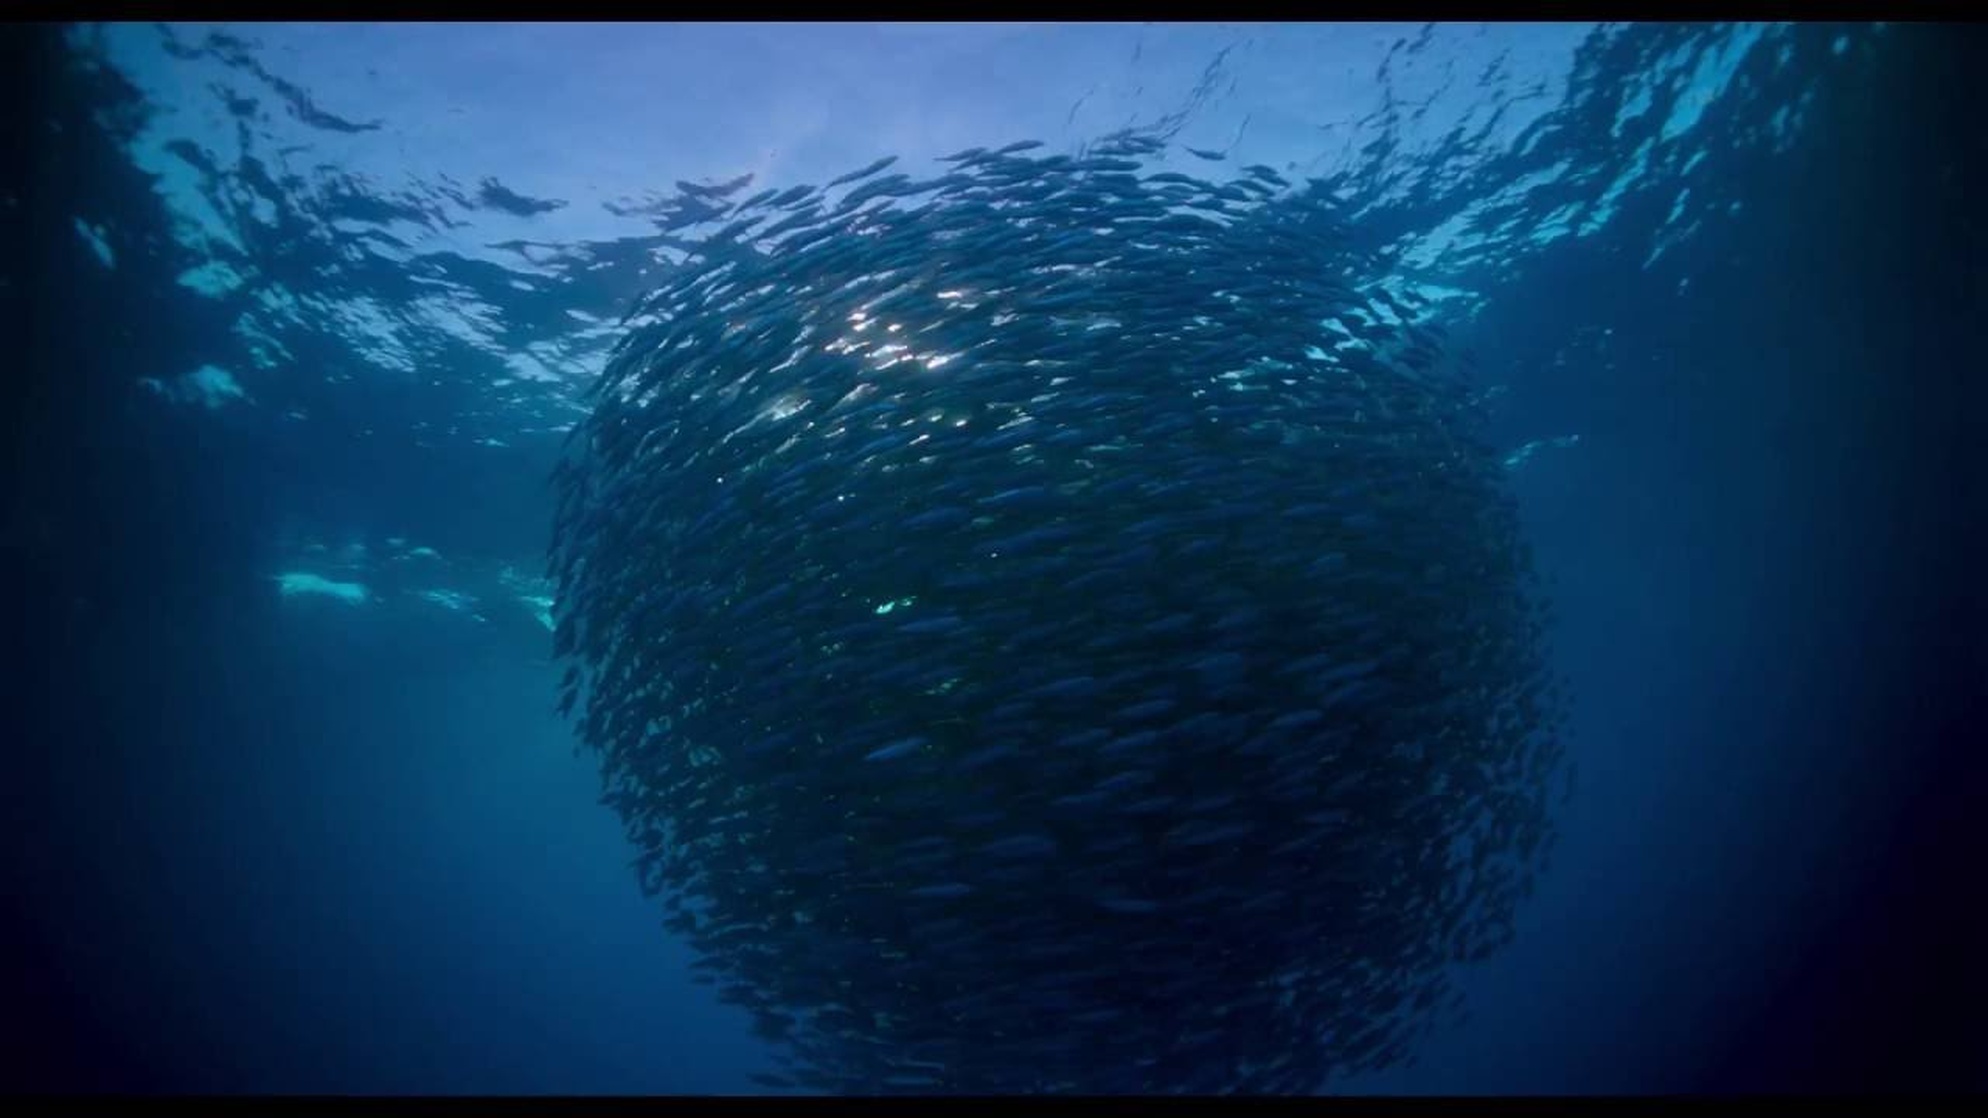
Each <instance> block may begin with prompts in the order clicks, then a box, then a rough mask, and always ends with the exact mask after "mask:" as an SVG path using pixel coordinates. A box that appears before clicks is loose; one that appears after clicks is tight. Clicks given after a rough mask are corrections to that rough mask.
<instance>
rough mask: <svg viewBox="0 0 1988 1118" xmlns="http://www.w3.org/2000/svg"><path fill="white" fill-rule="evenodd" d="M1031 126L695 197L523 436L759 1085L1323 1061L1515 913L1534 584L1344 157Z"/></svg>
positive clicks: (1552, 722) (1168, 1074)
mask: <svg viewBox="0 0 1988 1118" xmlns="http://www.w3.org/2000/svg"><path fill="white" fill-rule="evenodd" d="M1038 146H1039V145H1035V144H1017V145H1011V146H1009V147H1007V148H1003V149H1000V150H996V151H985V150H980V149H975V150H972V151H967V152H961V153H959V154H957V155H954V156H951V157H948V158H947V160H946V161H945V162H946V164H948V165H949V168H950V169H949V170H948V171H946V172H945V173H943V174H942V175H940V177H937V178H934V179H930V180H927V181H913V180H911V179H910V178H909V177H908V176H906V175H904V174H883V173H882V172H884V171H886V170H888V164H889V162H890V161H888V160H886V161H883V162H882V163H879V164H877V165H873V166H871V167H868V168H864V169H863V170H862V171H860V172H858V173H857V174H855V175H851V176H845V178H844V179H843V180H838V182H836V183H833V184H830V187H831V188H834V189H833V190H823V189H816V188H812V187H797V188H794V189H791V190H786V191H784V192H776V191H765V192H763V193H761V194H759V195H758V196H756V197H754V198H751V199H748V200H746V201H745V202H743V203H741V204H739V205H737V206H729V205H718V204H716V203H714V204H713V207H714V208H713V211H712V212H713V213H714V214H720V215H722V217H723V218H729V219H731V220H730V223H729V224H726V225H725V226H724V227H723V228H721V229H717V230H716V231H715V232H712V233H710V234H709V235H708V236H706V237H704V238H703V239H702V240H700V241H697V242H695V243H694V244H693V245H692V246H691V248H692V251H691V255H690V257H689V259H687V260H686V261H685V262H684V264H683V266H682V267H680V268H679V269H678V270H677V271H676V272H675V273H674V275H673V276H672V278H671V279H670V280H669V282H668V283H667V284H666V285H665V286H663V287H662V288H661V289H659V290H657V291H655V292H654V293H653V294H652V295H651V296H649V297H648V298H647V299H646V300H645V301H643V302H642V303H641V304H640V306H639V307H638V308H637V310H636V311H635V312H634V313H633V314H632V315H631V319H630V323H629V325H628V332H627V334H626V336H625V338H624V340H623V341H622V343H621V344H620V346H619V347H618V349H617V350H616V351H615V354H614V356H613V358H612V360H611V362H610V363H609V365H608V367H607V369H606V370H605V372H604V373H603V375H602V377H601V380H600V382H599V384H598V386H597V387H598V392H597V395H596V396H595V397H594V401H595V403H594V407H593V410H592V412H591V413H590V415H589V416H588V417H587V418H586V419H585V420H584V421H583V422H581V423H579V424H578V425H576V427H575V429H574V432H573V437H572V438H571V439H570V441H569V444H568V450H567V452H566V455H565V457H564V459H563V460H562V461H561V463H560V465H559V467H558V469H557V471H556V475H555V476H556V485H557V487H558V491H559V497H560V504H559V514H558V520H557V523H556V525H555V530H554V538H553V543H552V548H551V553H550V567H551V571H550V573H551V575H552V577H553V578H554V579H555V581H556V584H557V599H558V618H557V629H556V635H555V647H556V652H557V653H558V655H559V656H561V657H562V658H564V661H565V663H566V665H567V672H566V677H565V681H564V694H563V696H562V699H561V709H562V711H567V712H569V713H571V715H572V716H573V717H575V718H576V719H577V721H578V728H579V733H580V735H581V738H582V740H583V742H584V744H585V745H586V746H587V747H589V748H591V749H592V750H594V751H596V752H597V754H598V756H599V758H600V761H601V765H602V772H603V778H604V784H605V793H604V799H605V801H606V802H607V803H608V804H609V805H611V806H612V807H613V809H614V810H615V811H617V812H618V813H619V816H620V818H621V819H622V820H623V821H624V822H625V824H626V827H627V832H628V836H629V838H630V840H631V841H632V843H633V844H634V846H635V849H636V852H637V858H636V863H635V864H636V869H637V872H638V874H639V876H640V878H641V883H642V885H643V887H644V888H645V889H647V890H649V891H652V892H654V893H657V894H660V895H661V896H662V897H663V898H664V900H663V904H664V906H665V908H666V910H667V913H668V916H667V920H666V924H667V927H668V928H669V929H670V930H671V931H673V932H674V933H676V934H677V935H679V936H681V937H683V938H684V939H685V940H686V941H687V942H688V943H689V944H690V945H692V947H693V948H694V949H695V950H696V952H697V955H698V959H699V961H698V964H697V965H698V968H699V970H700V972H701V973H702V975H703V976H704V977H705V978H706V979H707V980H708V981H710V982H713V983H716V984H717V985H718V986H719V987H720V991H721V995H722V996H723V997H724V998H725V999H726V1000H728V1001H730V1002H733V1003H735V1004H738V1005H740V1006H742V1007H744V1008H745V1009H746V1010H747V1011H748V1012H749V1013H750V1014H751V1016H752V1019H753V1021H754V1024H755V1029H756V1031H757V1032H758V1033H759V1034H760V1035H762V1036H764V1037H766V1038H768V1039H769V1040H771V1041H774V1042H776V1043H775V1044H774V1045H773V1047H774V1048H775V1050H776V1051H777V1053H778V1058H779V1059H780V1060H781V1061H782V1063H783V1065H784V1070H783V1071H782V1072H781V1073H780V1074H778V1075H771V1076H767V1077H764V1078H763V1079H762V1080H761V1082H763V1083H765V1084H767V1085H770V1086H791V1087H796V1088H801V1089H806V1090H812V1091H825V1092H842V1093H860V1094H872V1093H891V1092H910V1093H942V1092H968V1093H1002V1094H1004V1093H1023V1092H1039V1091H1058V1092H1082V1093H1146V1092H1194V1093H1201V1092H1225V1091H1246V1092H1308V1091H1315V1090H1318V1089H1320V1088H1321V1087H1322V1086H1325V1085H1328V1084H1329V1083H1330V1082H1331V1081H1332V1080H1333V1079H1334V1078H1335V1077H1338V1076H1341V1075H1344V1074H1347V1073H1350V1072H1356V1071H1360V1070H1363V1069H1373V1068H1379V1067H1384V1066H1387V1065H1390V1064H1393V1063H1395V1062H1397V1061H1400V1060H1402V1059H1404V1058H1407V1057H1409V1056H1410V1055H1411V1054H1412V1052H1413V1049H1414V1042H1415V1041H1416V1039H1417V1038H1418V1036H1419V1035H1420V1034H1421V1032H1422V1031H1423V1030H1425V1029H1426V1028H1427V1027H1429V1026H1430V1025H1431V1024H1433V1023H1435V1022H1437V1021H1438V1020H1439V1019H1440V1018H1441V1017H1442V1016H1443V1015H1444V1014H1445V1013H1446V1012H1451V1011H1455V1010H1458V1009H1459V1008H1460V999H1459V998H1458V997H1457V996H1456V994H1455V990H1454V987H1453V985H1452V981H1451V975H1452V972H1453V966H1452V964H1454V963H1456V962H1458V961H1463V960H1474V959H1480V958H1483V957H1485V956H1487V955H1488V954H1490V953H1492V952H1494V951H1496V950H1498V949H1499V948H1500V947H1501V946H1502V945H1503V944H1505V943H1506V942H1507V941H1508V940H1509V939H1510V938H1511V936H1512V926H1513V913H1514V911H1515V908H1516V906H1517V905H1518V904H1519V903H1520V902H1521V900H1522V897H1523V896H1524V895H1525V894H1526V893H1527V892H1529V890H1530V887H1531V885H1530V883H1531V881H1532V880H1533V877H1534V874H1535V873H1536V872H1537V869H1538V867H1539V865H1540V862H1541V859H1542V858H1543V857H1544V854H1545V852H1546V848H1547V847H1548V846H1549V845H1550V843H1551V837H1552V831H1553V828H1552V821H1551V813H1550V807H1551V804H1550V800H1551V799H1553V796H1552V795H1551V794H1550V791H1549V790H1550V789H1551V788H1552V787H1554V786H1555V785H1556V784H1557V781H1556V780H1555V779H1554V776H1555V773H1556V772H1557V771H1558V770H1559V769H1560V768H1561V767H1562V761H1561V755H1562V747H1561V745H1560V738H1559V732H1558V728H1559V724H1560V720H1561V718H1560V715H1559V713H1558V711H1557V702H1558V699H1557V688H1556V687H1555V686H1554V685H1552V684H1551V682H1550V680H1549V679H1548V677H1547V671H1546V667H1545V663H1546V660H1545V654H1544V651H1543V646H1544V638H1543V634H1544V632H1545V608H1546V607H1545V606H1544V604H1543V598H1542V595H1541V594H1540V593H1539V592H1538V588H1537V585H1536V582H1537V580H1536V579H1535V577H1534V576H1533V574H1532V568H1531V560H1530V557H1529V553H1528V549H1527V546H1526V543H1525V541H1524V539H1523V536H1522V534H1521V532H1520V527H1519V524H1518V518H1517V513H1516V508H1515V505H1514V502H1513V500H1512V498H1511V497H1510V495H1509V494H1507V493H1506V492H1505V491H1504V489H1503V486H1504V484H1505V476H1506V475H1505V471H1504V469H1503V466H1502V462H1501V456H1500V455H1499V454H1498V453H1497V452H1496V451H1494V450H1493V449H1492V448H1491V447H1490V446H1489V445H1488V444H1487V443H1486V442H1485V441H1484V440H1483V438H1482V437H1481V435H1480V434H1479V426H1480V422H1481V417H1480V416H1479V414H1478V408H1477V404H1476V402H1475V401H1476V397H1475V396H1474V395H1473V393H1472V392H1471V391H1470V390H1469V388H1468V385H1467V383H1466V377H1465V376H1464V375H1462V374H1460V373H1458V372H1456V371H1455V370H1454V368H1453V367H1452V366H1451V364H1450V362H1449V360H1448V358H1447V356H1446V354H1445V341H1444V338H1443V337H1442V335H1441V333H1440V331H1438V330H1436V329H1435V328H1433V327H1429V326H1423V325H1416V324H1414V323H1413V322H1411V321H1409V319H1411V318H1412V317H1413V315H1412V309H1411V308H1410V307H1409V306H1407V305H1404V304H1403V303H1402V302H1400V301H1399V300H1398V299H1397V298H1396V297H1395V296H1392V295H1387V294H1384V293H1382V292H1380V291H1379V290H1378V289H1377V288H1376V285H1375V284H1374V282H1373V281H1374V280H1375V279H1376V278H1377V277H1376V272H1377V268H1378V265H1377V263H1376V262H1375V261H1373V260H1372V259H1369V258H1367V257H1365V256H1363V255H1362V254H1361V253H1359V252H1357V251H1355V250H1354V249H1353V248H1351V247H1349V243H1348V238H1347V237H1346V236H1345V233H1346V228H1347V227H1346V223H1345V220H1344V219H1343V218H1342V216H1341V215H1340V212H1339V208H1338V206H1337V205H1336V203H1335V201H1334V198H1333V194H1332V191H1331V189H1330V187H1331V184H1330V183H1328V182H1312V183H1306V184H1300V185H1294V184H1292V183H1289V182H1287V181H1285V180H1284V179H1283V178H1282V177H1281V176H1280V175H1279V174H1278V173H1277V172H1275V171H1273V170H1271V169H1270V168H1267V167H1261V166H1258V167H1251V168H1247V169H1246V170H1245V171H1244V172H1243V173H1242V174H1240V175H1239V176H1237V177H1236V178H1234V179H1233V180H1232V181H1229V182H1225V183H1213V182H1207V181H1202V180H1199V179H1196V178H1192V177H1189V176H1186V175H1182V174H1176V173H1169V172H1155V171H1152V170H1151V169H1150V159H1149V157H1150V156H1152V155H1153V154H1154V153H1155V152H1156V151H1157V150H1159V148H1160V143H1159V141H1157V140H1154V139H1151V138H1149V137H1141V136H1136V135H1131V134H1122V135H1120V136H1116V137H1112V138H1110V139H1108V140H1106V141H1104V142H1102V143H1100V144H1098V145H1096V146H1094V147H1092V148H1090V149H1089V150H1088V151H1085V152H1082V153H1081V154H1076V155H1067V154H1065V155H1056V154H1052V155H1044V154H1041V153H1038V152H1034V151H1033V149H1034V148H1036V147H1038ZM837 191H839V193H837ZM832 193H833V194H834V197H833V198H832V199H831V194H832ZM713 224H715V220H714V221H713Z"/></svg>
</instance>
